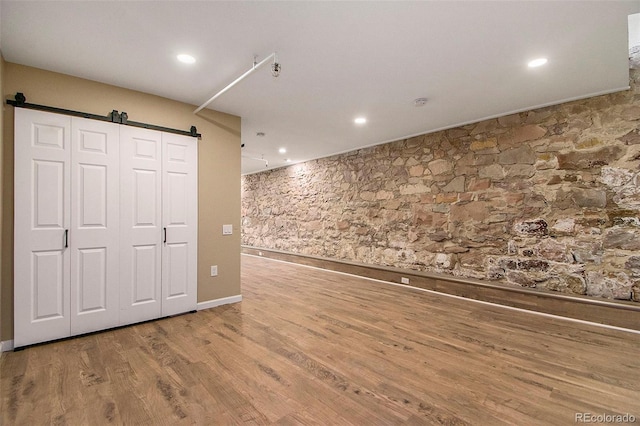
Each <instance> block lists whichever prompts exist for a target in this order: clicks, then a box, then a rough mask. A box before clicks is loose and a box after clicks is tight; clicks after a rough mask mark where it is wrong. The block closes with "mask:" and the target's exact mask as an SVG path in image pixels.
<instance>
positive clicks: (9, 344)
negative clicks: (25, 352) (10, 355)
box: [0, 340, 13, 352]
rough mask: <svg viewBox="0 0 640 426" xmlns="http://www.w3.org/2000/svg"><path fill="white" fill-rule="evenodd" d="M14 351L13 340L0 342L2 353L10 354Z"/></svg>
mask: <svg viewBox="0 0 640 426" xmlns="http://www.w3.org/2000/svg"><path fill="white" fill-rule="evenodd" d="M12 350H13V340H4V341H2V342H0V352H9V351H12Z"/></svg>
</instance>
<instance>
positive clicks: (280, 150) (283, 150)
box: [278, 148, 287, 154]
mask: <svg viewBox="0 0 640 426" xmlns="http://www.w3.org/2000/svg"><path fill="white" fill-rule="evenodd" d="M278 152H279V153H280V154H285V153H286V152H287V149H286V148H280V149H279V150H278Z"/></svg>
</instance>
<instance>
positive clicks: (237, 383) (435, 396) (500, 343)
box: [0, 256, 640, 425]
mask: <svg viewBox="0 0 640 426" xmlns="http://www.w3.org/2000/svg"><path fill="white" fill-rule="evenodd" d="M242 262H243V264H242V284H243V288H242V293H243V301H242V302H241V303H238V304H235V305H227V306H223V307H219V308H215V309H210V310H205V311H200V312H198V313H196V314H187V315H182V316H179V317H174V318H168V319H163V320H158V321H154V322H149V323H144V324H139V325H135V326H131V327H126V328H122V329H117V330H112V331H108V332H104V333H99V334H94V335H89V336H84V337H80V338H76V339H71V340H66V341H60V342H54V343H50V344H45V345H41V346H35V347H30V348H27V349H25V350H23V351H20V352H15V353H13V352H9V353H5V354H3V356H2V358H1V360H0V364H1V365H0V380H1V388H2V389H1V404H0V408H1V415H0V420H1V421H0V423H1V424H2V425H14V424H16V425H38V424H55V425H58V424H59V425H63V424H66V425H98V424H128V425H164V424H166V425H173V424H205V425H227V424H278V425H297V424H321V425H348V424H354V425H372V424H375V425H395V424H446V425H463V424H480V425H496V424H516V425H529V424H541V425H542V424H544V425H549V424H558V425H562V424H573V423H574V421H575V415H576V413H589V414H591V415H603V414H605V413H607V414H625V413H629V414H631V415H633V416H635V418H636V422H640V335H639V334H634V333H629V332H624V331H619V330H611V329H606V328H601V327H596V326H593V325H588V324H581V323H577V322H570V321H566V320H562V319H557V318H549V317H544V316H540V315H535V314H529V313H522V312H518V311H514V310H509V309H506V308H503V307H497V306H489V305H485V304H480V303H475V302H472V301H468V300H460V299H456V298H452V297H448V296H442V295H437V294H432V293H427V292H422V291H419V290H413V289H405V288H400V287H395V286H391V285H388V284H382V283H378V282H374V281H370V280H366V279H362V278H357V277H350V276H346V275H340V274H336V273H332V272H327V271H321V270H316V269H311V268H307V267H304V266H299V265H293V264H286V263H281V262H276V261H273V260H268V259H263V258H256V257H250V256H243V259H242Z"/></svg>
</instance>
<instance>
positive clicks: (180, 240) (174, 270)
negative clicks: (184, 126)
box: [162, 133, 198, 316]
mask: <svg viewBox="0 0 640 426" xmlns="http://www.w3.org/2000/svg"><path fill="white" fill-rule="evenodd" d="M162 142H163V155H162V158H163V172H162V187H163V194H162V221H163V225H164V235H163V250H162V316H167V315H174V314H178V313H182V312H187V311H190V310H195V309H196V305H197V291H198V277H197V272H198V271H197V269H198V244H197V240H198V140H197V139H196V138H193V137H188V136H180V135H176V134H171V133H163V134H162Z"/></svg>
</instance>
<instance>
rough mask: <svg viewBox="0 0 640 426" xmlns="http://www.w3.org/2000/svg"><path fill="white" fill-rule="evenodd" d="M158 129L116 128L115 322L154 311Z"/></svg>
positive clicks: (158, 300) (158, 247)
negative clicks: (117, 288) (117, 278)
mask: <svg viewBox="0 0 640 426" xmlns="http://www.w3.org/2000/svg"><path fill="white" fill-rule="evenodd" d="M161 188H162V134H161V133H160V132H156V131H152V130H147V129H140V128H135V127H129V126H121V128H120V208H121V211H120V324H131V323H134V322H139V321H145V320H149V319H153V318H158V317H160V314H161V306H162V289H161V285H160V284H161V273H162V272H161V262H162V237H163V232H162V231H163V230H162V222H161V221H162V193H161Z"/></svg>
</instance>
